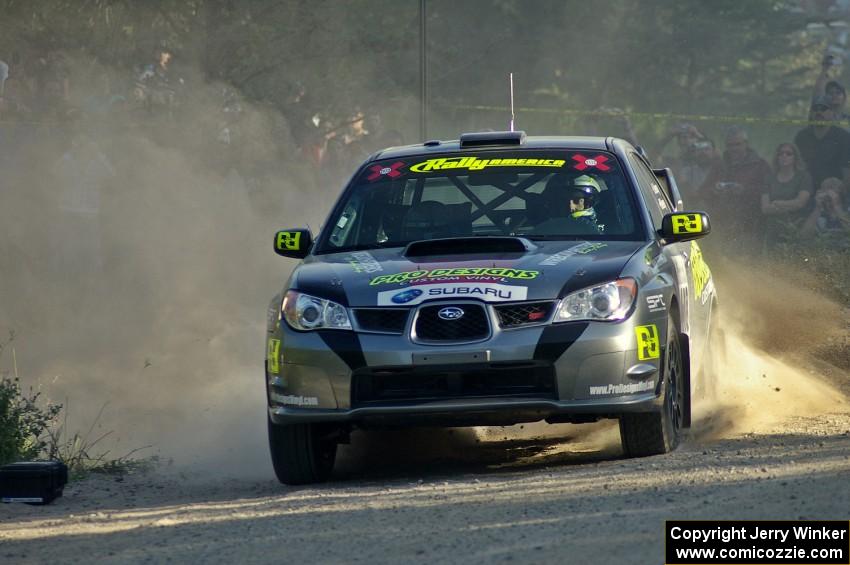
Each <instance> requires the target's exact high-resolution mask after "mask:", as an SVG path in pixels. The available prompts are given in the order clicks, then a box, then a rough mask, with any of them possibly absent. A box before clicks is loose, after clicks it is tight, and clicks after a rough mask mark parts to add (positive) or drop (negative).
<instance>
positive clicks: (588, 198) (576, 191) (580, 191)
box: [569, 175, 602, 215]
mask: <svg viewBox="0 0 850 565" xmlns="http://www.w3.org/2000/svg"><path fill="white" fill-rule="evenodd" d="M569 189H570V190H569V196H570V200H572V201H576V202H577V201H578V200H579V199H580V198H583V199H584V207H583V210H574V212H573V215H575V213H576V212H582V211H585V210H590V209H591V208H593V205H594V204H595V203H596V197H597V196H598V195H599V194H600V193H601V192H602V187H601V186H599V182H598V181H597V180H596V179H595V178H593V177H592V176H590V175H581V176H579V177H576V178H574V179H573V181H572V183H570V186H569Z"/></svg>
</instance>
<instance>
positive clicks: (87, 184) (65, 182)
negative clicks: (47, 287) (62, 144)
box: [51, 134, 116, 277]
mask: <svg viewBox="0 0 850 565" xmlns="http://www.w3.org/2000/svg"><path fill="white" fill-rule="evenodd" d="M52 172H53V175H54V177H55V186H56V200H57V204H58V217H57V221H56V222H54V223H53V225H52V227H53V228H54V229H55V236H54V237H52V238H51V241H52V242H53V245H54V249H53V251H54V253H53V258H52V261H51V262H52V264H53V268H54V272H55V274H56V275H57V276H60V277H67V276H71V277H75V276H76V277H82V276H96V275H98V274H100V273H101V271H102V269H103V253H102V237H101V216H102V214H101V210H102V206H101V202H102V200H103V197H104V195H105V194H104V193H105V192H106V191H107V190H108V187H109V185H110V183H111V182H112V181H113V179H114V177H115V176H116V172H115V169H114V168H113V166H112V163H110V161H109V159H108V158H107V157H106V156H105V155H104V154H103V152H102V151H101V150H100V148H99V147H98V145H97V143H96V142H95V141H94V139H92V138H90V137H89V136H87V135H85V134H80V135H77V136H76V137H75V138H74V139H73V140H72V142H71V147H70V149H68V151H67V152H65V154H63V155H62V157H61V158H60V159H59V160H58V161H57V162H56V163H55V164H54V165H53V168H52Z"/></svg>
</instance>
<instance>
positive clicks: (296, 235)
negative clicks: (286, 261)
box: [274, 230, 313, 259]
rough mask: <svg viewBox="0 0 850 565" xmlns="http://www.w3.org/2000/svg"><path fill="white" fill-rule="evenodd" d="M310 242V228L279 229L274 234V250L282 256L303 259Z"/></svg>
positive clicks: (308, 249)
mask: <svg viewBox="0 0 850 565" xmlns="http://www.w3.org/2000/svg"><path fill="white" fill-rule="evenodd" d="M312 243H313V236H312V235H311V234H310V230H285V231H279V232H277V233H276V234H275V236H274V252H275V253H277V254H278V255H280V256H282V257H292V258H295V259H303V258H304V257H306V256H307V253H308V252H309V251H310V245H311V244H312Z"/></svg>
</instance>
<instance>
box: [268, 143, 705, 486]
mask: <svg viewBox="0 0 850 565" xmlns="http://www.w3.org/2000/svg"><path fill="white" fill-rule="evenodd" d="M709 231H710V224H709V219H708V216H707V215H706V214H705V213H703V212H698V211H688V210H686V209H685V208H684V205H683V203H682V201H681V198H680V196H679V192H678V189H677V188H676V183H675V180H674V179H673V176H672V173H671V172H670V171H669V170H668V169H653V168H652V167H651V166H650V164H649V163H648V162H647V159H646V157H645V156H644V154H643V151H642V150H640V149H639V148H635V147H633V146H632V145H630V144H629V143H627V142H626V141H623V140H621V139H615V138H594V137H527V136H526V135H525V134H524V133H523V132H487V133H474V134H464V135H462V136H461V138H460V140H458V141H448V142H438V141H429V142H427V143H424V144H420V145H412V146H407V147H402V148H391V149H386V150H384V151H380V152H378V153H376V154H375V155H373V156H372V157H370V158H369V159H367V161H366V162H365V163H363V165H361V167H360V169H359V170H358V171H357V172H356V173H355V175H354V176H353V177H352V179H351V181H350V183H349V184H348V186H347V187H346V188H345V190H344V191H343V192H342V195H341V196H340V198H339V200H338V201H337V203H336V205H335V206H334V208H333V210H332V211H331V213H330V215H329V217H328V218H327V221H326V222H325V224H324V227H323V228H322V229H321V230H320V233H318V234H316V235H315V238H314V236H313V234H311V233H310V231H309V230H307V229H288V230H282V231H279V232H277V234H276V235H275V241H274V246H275V251H276V252H277V253H278V254H279V255H283V256H285V257H293V258H297V259H301V262H300V263H299V264H298V265H297V266H296V268H295V269H294V271H293V272H292V275H291V276H290V278H289V280H288V281H286V283H285V284H284V286H283V288H282V289H281V292H280V293H279V294H278V295H277V296H275V297H274V299H273V300H272V302H271V304H270V305H269V312H268V335H267V336H266V392H267V398H268V428H269V446H270V449H271V456H272V462H273V464H274V469H275V472H276V474H277V477H278V479H279V480H280V481H281V482H283V483H287V484H299V483H309V482H315V481H321V480H324V479H326V478H327V477H328V476H329V475H330V473H331V471H332V468H333V464H334V458H335V455H336V447H337V444H338V443H340V442H344V441H346V439H347V437H348V434H349V433H350V432H351V430H352V429H355V428H357V427H370V428H374V427H381V426H394V427H395V426H404V425H425V426H476V425H512V424H516V423H520V422H533V421H539V420H545V421H547V422H550V423H556V422H575V423H581V422H592V421H595V420H598V419H600V418H618V419H619V423H620V432H621V437H622V443H623V448H624V450H625V452H626V453H627V454H628V455H630V456H643V455H651V454H658V453H665V452H668V451H670V450H672V449H675V447H676V446H677V444H678V442H679V440H680V436H681V432H682V429H683V428H686V427H688V426H690V406H691V396H692V392H693V390H694V389H695V387H697V386H699V384H700V383H698V382H696V381H697V379H698V375H701V372H700V371H698V368H699V367H700V365H701V363H702V360H703V358H704V357H705V356H706V354H707V353H706V344H707V342H708V339H707V338H708V333H709V325H710V323H711V322H712V311H713V309H714V308H715V306H716V294H715V290H714V284H713V280H712V276H711V271H710V270H709V267H708V265H707V264H706V262H705V260H704V258H703V255H702V252H701V250H700V247H699V245H698V244H697V242H696V241H695V240H696V239H698V238H701V237H703V236H705V235H706V234H708V233H709Z"/></svg>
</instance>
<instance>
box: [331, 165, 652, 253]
mask: <svg viewBox="0 0 850 565" xmlns="http://www.w3.org/2000/svg"><path fill="white" fill-rule="evenodd" d="M637 217H638V214H637V213H636V211H635V206H634V198H633V196H632V189H631V187H630V185H629V183H628V182H627V181H626V179H625V177H624V176H623V173H622V170H621V168H620V166H619V164H618V162H617V159H616V158H615V157H614V156H613V155H612V154H610V153H600V152H598V151H553V150H548V151H512V152H474V153H469V154H461V155H458V154H452V155H443V156H440V155H434V156H416V157H412V158H405V159H390V160H385V161H377V162H375V164H373V165H370V166H368V167H366V168H365V169H364V170H363V171H362V172H361V173H360V174H359V176H358V177H357V178H356V179H355V180H354V185H353V186H352V187H350V189H349V190H348V191H347V192H346V193H345V196H344V200H343V201H342V202H340V204H339V205H338V206H337V207H336V209H335V211H334V214H333V216H332V217H331V218H330V219H329V221H328V223H327V224H326V228H325V230H323V231H324V233H323V235H322V237H321V238H320V243H319V246H318V248H317V252H318V253H331V252H335V251H347V250H352V249H370V248H375V247H399V246H404V245H407V244H408V243H410V242H412V241H419V240H424V239H439V238H448V237H469V236H522V237H527V238H529V239H532V240H533V239H623V240H637V239H640V234H639V221H638V220H637Z"/></svg>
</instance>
